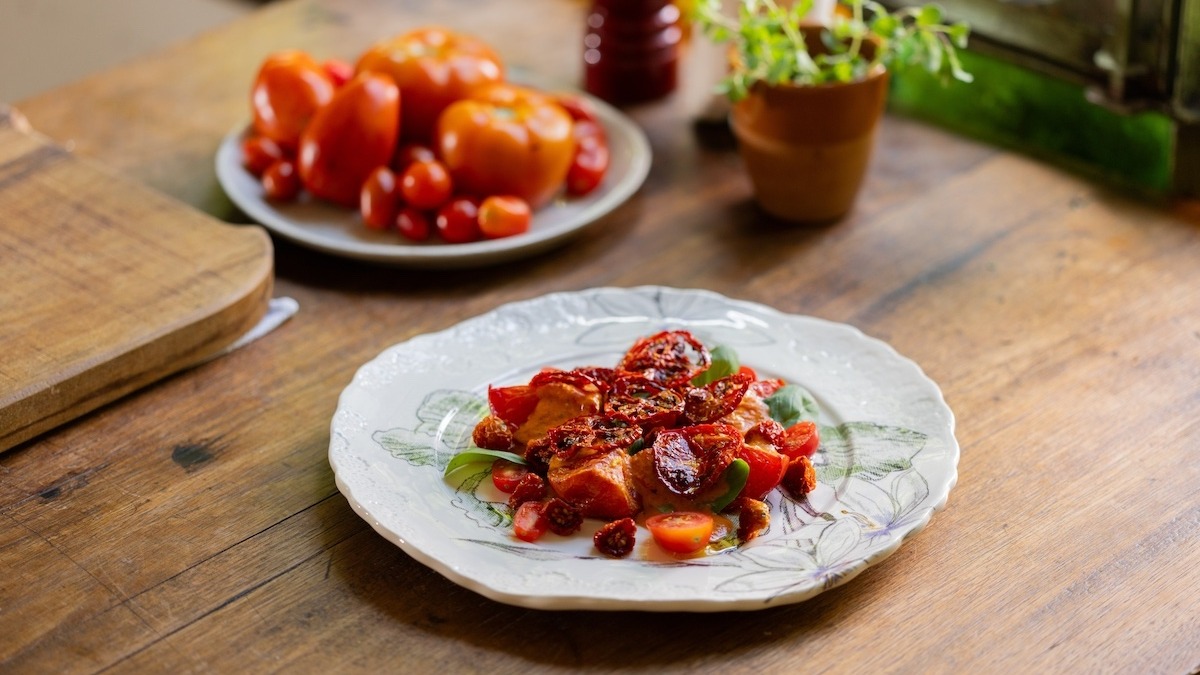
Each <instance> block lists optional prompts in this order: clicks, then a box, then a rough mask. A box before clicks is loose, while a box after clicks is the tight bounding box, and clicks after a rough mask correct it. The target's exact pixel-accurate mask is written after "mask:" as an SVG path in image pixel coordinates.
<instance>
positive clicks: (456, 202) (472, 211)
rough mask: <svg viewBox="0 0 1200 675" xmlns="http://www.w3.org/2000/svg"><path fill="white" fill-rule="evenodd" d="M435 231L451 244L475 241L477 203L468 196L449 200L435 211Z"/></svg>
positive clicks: (477, 219) (477, 222) (477, 223)
mask: <svg viewBox="0 0 1200 675" xmlns="http://www.w3.org/2000/svg"><path fill="white" fill-rule="evenodd" d="M436 223H437V231H438V234H440V235H442V239H445V240H446V241H447V242H448V243H451V244H465V243H467V242H470V241H476V240H477V239H479V237H480V236H481V235H480V234H479V204H478V203H477V202H476V201H475V200H474V199H470V198H468V197H459V198H457V199H452V200H450V201H449V202H448V203H447V204H446V205H445V206H443V207H442V208H441V209H439V210H438V213H437V220H436Z"/></svg>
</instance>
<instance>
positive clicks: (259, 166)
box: [242, 136, 284, 177]
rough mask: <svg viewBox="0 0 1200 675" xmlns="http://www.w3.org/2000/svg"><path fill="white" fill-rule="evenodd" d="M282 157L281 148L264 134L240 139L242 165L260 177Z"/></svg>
mask: <svg viewBox="0 0 1200 675" xmlns="http://www.w3.org/2000/svg"><path fill="white" fill-rule="evenodd" d="M281 159H284V152H283V148H281V147H279V144H278V143H276V142H275V141H273V140H271V139H269V138H267V137H266V136H251V137H249V138H247V139H246V140H244V141H242V166H244V167H246V170H247V171H249V172H250V173H252V174H254V175H255V176H259V177H261V176H262V175H263V172H265V171H266V170H267V169H268V168H270V166H271V165H272V164H274V163H275V162H278V161H279V160H281Z"/></svg>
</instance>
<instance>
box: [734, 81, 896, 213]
mask: <svg viewBox="0 0 1200 675" xmlns="http://www.w3.org/2000/svg"><path fill="white" fill-rule="evenodd" d="M887 83H888V73H887V71H886V70H885V69H884V68H882V67H880V68H878V69H877V71H876V72H875V73H873V74H872V75H870V76H869V77H868V78H867V79H865V80H862V81H860V82H852V83H849V84H823V85H815V86H776V87H768V86H763V85H757V86H755V87H753V88H752V89H751V92H750V95H749V96H748V97H747V98H745V99H744V100H742V101H739V102H738V103H737V104H736V105H735V106H734V107H733V112H732V114H731V116H730V123H731V125H732V127H733V132H734V134H735V135H736V136H737V139H738V149H739V152H740V153H741V155H742V159H743V161H744V163H745V165H746V171H747V173H749V174H750V181H751V183H753V185H754V196H755V198H756V199H757V200H758V203H759V205H760V206H761V207H762V208H763V210H765V211H766V212H767V213H770V214H771V215H773V216H776V217H778V218H782V219H784V220H789V221H795V222H821V221H829V220H834V219H836V218H839V217H841V216H843V215H845V214H846V212H848V211H849V210H850V208H851V207H852V206H853V205H854V200H855V197H856V196H857V195H858V189H859V187H860V186H861V185H862V179H863V175H864V174H865V173H866V169H867V164H868V161H869V160H870V158H871V148H872V146H873V145H874V141H875V128H876V126H877V125H878V123H879V118H880V116H881V115H882V114H883V106H884V103H885V101H886V100H887Z"/></svg>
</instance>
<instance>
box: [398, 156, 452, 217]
mask: <svg viewBox="0 0 1200 675" xmlns="http://www.w3.org/2000/svg"><path fill="white" fill-rule="evenodd" d="M400 193H401V194H402V195H404V201H406V202H408V204H409V206H412V207H413V208H417V209H436V208H437V207H439V206H441V205H442V204H445V203H446V200H448V199H450V195H451V194H453V193H454V186H453V185H452V184H451V182H450V172H449V171H447V170H446V165H444V164H442V163H441V162H439V161H437V160H436V159H431V160H429V161H421V162H413V163H411V164H409V165H408V168H407V169H405V170H404V173H402V174H401V175H400Z"/></svg>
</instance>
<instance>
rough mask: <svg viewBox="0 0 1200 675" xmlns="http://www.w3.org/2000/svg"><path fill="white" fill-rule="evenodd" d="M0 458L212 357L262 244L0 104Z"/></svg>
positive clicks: (259, 306) (251, 315)
mask: <svg viewBox="0 0 1200 675" xmlns="http://www.w3.org/2000/svg"><path fill="white" fill-rule="evenodd" d="M0 222H2V223H3V224H4V227H3V229H2V230H0V260H2V261H3V262H2V265H3V273H4V278H5V281H4V283H3V284H0V326H2V327H3V328H2V329H0V331H2V333H0V335H2V336H3V345H4V361H3V367H0V451H3V450H6V449H8V448H10V447H12V446H13V445H16V444H18V443H20V442H22V441H25V440H28V439H30V438H32V437H34V436H36V435H37V434H39V433H41V432H43V431H46V430H47V429H51V428H53V427H55V426H57V425H58V424H61V423H62V422H64V421H67V420H70V419H72V418H74V417H76V416H78V415H80V414H82V413H85V412H88V411H90V410H94V409H95V408H97V407H99V406H101V405H103V404H105V403H108V402H109V401H113V400H115V399H117V398H119V397H120V396H123V395H125V394H127V393H129V392H130V391H134V390H135V389H137V388H139V387H142V386H145V385H146V384H148V383H150V382H154V381H155V380H158V379H160V378H162V377H164V376H166V375H169V374H171V373H174V372H176V371H178V370H180V369H181V368H184V367H187V366H190V365H194V364H196V363H198V362H199V361H201V360H203V359H205V358H207V357H210V356H212V355H213V354H216V353H217V352H218V351H220V350H221V349H223V348H225V347H227V346H228V345H229V344H230V343H232V342H233V341H234V340H236V339H237V338H238V337H240V336H241V335H242V334H243V333H245V332H246V331H247V330H249V329H250V328H251V327H252V326H254V324H255V323H257V322H258V320H259V319H260V318H261V317H262V315H263V313H264V312H265V311H266V307H267V301H268V300H269V299H270V296H271V282H272V268H273V260H272V257H273V256H272V253H271V245H270V240H269V239H268V238H267V236H266V234H265V233H264V232H263V231H262V230H261V229H259V228H255V227H232V226H230V225H227V224H225V223H222V222H220V221H218V220H216V219H214V218H211V217H209V216H205V215H204V214H202V213H199V212H197V211H196V210H195V209H192V208H189V207H188V206H186V205H184V204H180V203H178V202H176V201H174V200H172V199H170V198H168V197H165V196H163V195H162V194H161V193H158V192H155V191H153V190H148V189H146V188H145V187H144V186H142V185H140V184H138V183H136V182H133V181H130V180H129V179H128V178H122V177H119V176H116V175H114V174H112V173H109V172H107V171H106V170H103V169H101V168H99V167H98V166H96V165H95V164H94V163H92V162H89V161H86V160H81V159H79V158H77V157H75V156H74V155H72V154H71V153H70V152H68V151H67V150H65V149H64V148H62V147H61V146H58V145H55V144H54V143H51V142H50V141H49V140H48V139H47V138H45V137H43V136H41V135H39V134H37V133H36V132H34V131H32V130H30V129H29V127H28V124H27V123H26V121H25V120H24V119H23V118H22V117H21V115H20V113H19V112H16V111H13V110H12V109H10V108H6V107H3V106H0Z"/></svg>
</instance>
